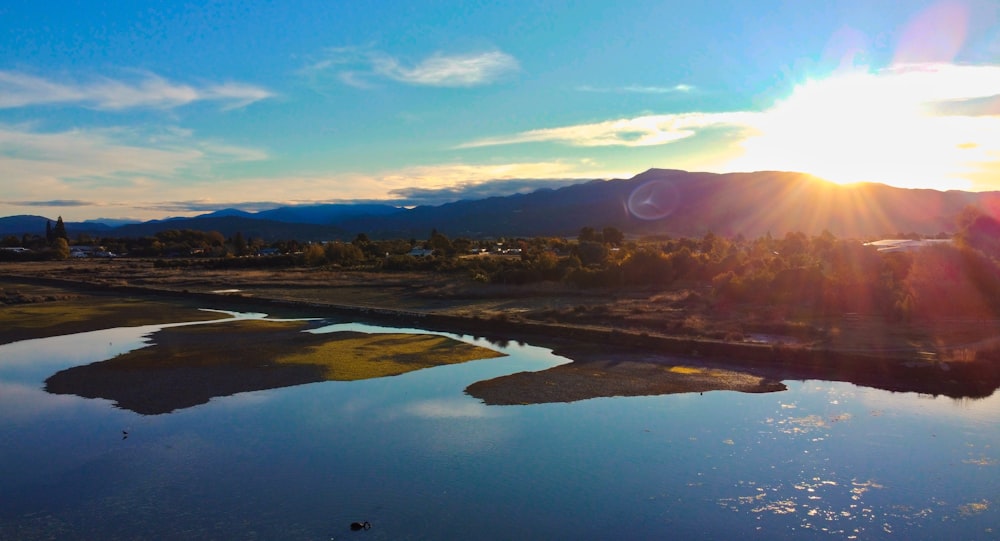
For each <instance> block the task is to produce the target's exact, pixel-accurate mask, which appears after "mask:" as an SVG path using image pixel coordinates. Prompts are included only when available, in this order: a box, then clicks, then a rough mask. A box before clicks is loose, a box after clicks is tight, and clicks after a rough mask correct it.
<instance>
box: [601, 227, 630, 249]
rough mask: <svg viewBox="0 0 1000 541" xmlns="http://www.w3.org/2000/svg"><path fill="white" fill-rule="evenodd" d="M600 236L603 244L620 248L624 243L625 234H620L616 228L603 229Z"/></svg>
mask: <svg viewBox="0 0 1000 541" xmlns="http://www.w3.org/2000/svg"><path fill="white" fill-rule="evenodd" d="M602 235H603V238H604V242H605V244H610V245H612V246H621V244H622V242H624V241H625V233H622V232H621V231H620V230H619V229H618V228H617V227H605V228H604V231H603V232H602Z"/></svg>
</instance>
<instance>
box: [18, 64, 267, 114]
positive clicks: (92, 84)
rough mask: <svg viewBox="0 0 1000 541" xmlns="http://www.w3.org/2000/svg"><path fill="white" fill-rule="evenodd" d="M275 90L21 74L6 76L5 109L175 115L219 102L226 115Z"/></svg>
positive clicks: (147, 78)
mask: <svg viewBox="0 0 1000 541" xmlns="http://www.w3.org/2000/svg"><path fill="white" fill-rule="evenodd" d="M273 96H274V94H273V93H272V92H270V91H269V90H266V89H264V88H260V87H257V86H253V85H248V84H244V83H233V82H227V83H219V84H209V85H204V86H200V87H199V86H193V85H187V84H181V83H175V82H171V81H168V80H167V79H164V78H163V77H160V76H158V75H155V74H152V73H144V74H143V76H142V77H141V78H140V79H138V80H135V81H123V80H118V79H111V78H108V77H100V78H96V79H93V80H91V81H88V82H77V81H73V82H58V81H53V80H50V79H46V78H43V77H37V76H34V75H28V74H26V73H20V72H16V71H0V109H10V108H16V107H28V106H35V105H56V104H73V105H83V106H88V107H94V108H96V109H103V110H111V111H119V110H125V109H135V108H153V109H172V108H175V107H180V106H184V105H188V104H191V103H194V102H197V101H217V102H221V103H223V104H224V106H223V109H234V108H240V107H245V106H247V105H249V104H251V103H254V102H256V101H260V100H263V99H267V98H270V97H273Z"/></svg>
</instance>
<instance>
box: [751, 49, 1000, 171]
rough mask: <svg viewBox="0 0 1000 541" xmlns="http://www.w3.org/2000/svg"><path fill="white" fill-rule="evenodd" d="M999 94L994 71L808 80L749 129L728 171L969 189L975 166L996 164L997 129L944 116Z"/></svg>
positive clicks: (901, 69) (905, 68) (968, 115)
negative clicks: (805, 174) (795, 173)
mask: <svg viewBox="0 0 1000 541" xmlns="http://www.w3.org/2000/svg"><path fill="white" fill-rule="evenodd" d="M998 88H1000V68H997V67H992V66H956V65H934V64H921V65H900V66H894V67H893V68H891V69H888V70H883V71H880V72H868V71H855V72H852V73H846V74H836V75H833V76H830V77H828V78H825V79H818V80H809V81H807V82H805V83H803V84H801V85H799V86H797V87H795V89H794V90H793V91H792V93H791V95H790V96H789V97H788V98H787V99H785V100H783V101H780V102H778V103H777V104H776V105H775V106H774V107H772V108H771V109H769V110H767V111H764V112H763V113H761V114H760V115H759V117H758V118H757V119H755V121H754V125H753V126H754V130H755V134H754V136H752V137H750V138H749V139H747V140H746V141H745V142H744V144H743V145H744V149H745V154H744V155H743V156H742V157H741V158H738V159H737V160H736V161H735V162H734V163H733V164H731V165H733V166H735V167H736V168H738V169H740V170H761V169H770V170H773V169H776V168H777V169H782V170H789V171H803V172H808V173H811V174H813V175H816V176H818V177H821V178H824V179H827V180H831V181H833V182H837V183H840V184H846V183H854V182H880V183H885V184H890V185H894V186H900V187H909V188H936V189H968V188H970V187H971V184H972V181H971V180H970V178H971V177H970V175H971V174H972V173H974V172H975V170H976V168H977V166H978V165H981V164H984V163H986V162H990V161H996V160H997V158H998V154H997V151H998V150H1000V147H998V144H997V142H998V141H1000V119H998V118H997V117H995V116H991V115H988V114H978V113H977V112H976V111H971V112H970V111H965V112H962V113H959V112H957V111H954V110H952V111H949V110H948V109H949V106H951V107H952V108H954V106H955V105H959V106H961V105H967V106H968V105H971V106H972V108H973V109H974V106H975V102H976V100H978V99H983V98H989V97H991V96H994V95H995V94H996V93H997V89H998ZM967 108H968V107H967Z"/></svg>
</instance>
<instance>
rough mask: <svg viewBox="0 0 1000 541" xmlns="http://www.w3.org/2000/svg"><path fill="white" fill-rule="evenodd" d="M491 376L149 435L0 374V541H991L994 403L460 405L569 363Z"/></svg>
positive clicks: (253, 403) (437, 376)
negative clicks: (352, 540)
mask: <svg viewBox="0 0 1000 541" xmlns="http://www.w3.org/2000/svg"><path fill="white" fill-rule="evenodd" d="M339 330H341V331H342V330H348V329H344V328H339ZM350 330H354V331H363V330H372V331H375V330H378V329H370V328H367V327H354V328H353V329H350ZM389 330H391V331H392V332H400V330H398V329H381V331H389ZM402 332H407V331H406V330H402ZM463 339H467V340H470V341H472V342H475V339H473V338H471V337H464V338H463ZM105 345H106V344H105ZM97 349H99V348H97ZM8 351H9V350H5V349H0V354H4V353H5V352H8ZM504 353H507V354H508V356H507V357H503V358H497V359H490V360H485V361H475V362H470V363H464V364H456V365H449V366H443V367H439V368H435V369H432V370H421V371H415V372H410V373H407V374H405V375H404V376H400V377H390V378H377V379H368V380H359V381H351V382H325V383H323V384H317V385H302V386H297V387H288V388H283V389H273V390H266V391H255V392H249V393H241V394H237V395H234V396H231V397H228V398H226V399H222V400H212V401H210V402H209V403H207V404H205V405H203V406H201V407H197V408H189V409H185V410H181V411H177V412H175V413H174V414H171V415H158V416H142V415H138V414H136V413H134V412H131V411H126V410H121V409H116V408H112V407H111V405H110V403H109V402H107V401H101V400H96V401H95V400H82V399H79V398H75V397H71V396H64V395H51V394H47V393H43V392H41V391H40V389H38V388H37V386H39V385H40V384H41V380H42V378H44V376H45V375H47V374H49V373H51V372H48V370H50V369H52V368H53V367H56V366H61V365H60V364H59V363H60V362H64V360H63V361H45V360H42V359H40V360H39V362H43V363H46V362H51V364H49V365H48V368H46V369H45V370H43V371H42V375H41V376H40V377H39V379H37V380H35V381H34V382H33V383H32V382H29V381H27V380H26V374H27V373H26V372H19V370H21V369H20V368H17V369H15V370H13V371H12V372H8V371H7V369H8V366H7V361H8V360H10V361H11V363H12V364H13V365H15V366H20V365H24V364H25V363H23V362H18V361H16V360H15V359H12V358H10V357H8V356H0V385H2V387H0V403H2V407H0V431H2V432H3V433H4V434H7V435H13V436H14V437H7V438H2V439H0V479H2V483H3V485H2V486H3V490H0V539H52V538H85V539H108V540H113V539H134V538H136V537H155V538H158V539H192V538H218V539H289V538H294V539H330V538H337V539H341V538H346V536H348V535H352V534H351V532H350V531H349V529H348V525H349V524H350V523H351V522H352V521H356V520H359V519H363V520H368V521H370V522H371V524H372V529H371V530H369V531H367V532H364V533H363V534H357V535H365V536H366V538H373V539H484V540H487V541H489V540H500V539H520V538H525V539H602V538H623V537H624V538H632V539H667V538H671V539H733V538H747V537H749V538H756V539H800V538H803V537H807V538H828V537H830V536H832V538H837V539H850V538H857V539H970V540H978V539H982V540H988V539H995V538H996V537H997V531H996V527H997V526H996V525H997V524H1000V501H998V498H997V494H998V492H997V490H996V489H997V487H998V486H1000V469H998V468H1000V465H998V460H1000V398H998V397H997V396H992V397H990V398H986V399H983V400H978V401H974V402H968V401H966V402H956V401H953V400H950V399H945V398H941V397H937V398H933V397H926V396H919V395H916V394H914V393H890V392H885V391H879V390H876V389H870V388H859V387H855V386H853V385H850V384H845V383H828V382H820V381H805V382H788V383H787V385H788V390H787V391H785V392H782V393H771V394H745V393H724V392H722V393H720V392H716V393H705V394H704V395H698V394H679V395H665V396H649V397H634V398H620V397H619V398H604V399H597V400H586V401H580V402H573V403H553V404H539V405H535V406H531V407H508V408H499V407H490V406H486V405H484V404H482V403H481V402H480V401H479V400H478V399H476V398H474V397H472V396H468V395H466V394H464V392H463V390H464V389H465V388H466V387H467V386H468V385H469V384H471V383H473V382H476V381H481V380H484V379H490V378H496V377H500V376H504V375H506V374H510V373H511V372H517V371H529V370H530V371H540V370H544V369H546V368H551V367H553V366H555V365H561V364H565V363H566V362H567V360H566V359H564V358H560V357H557V356H554V355H552V354H551V352H548V351H547V350H543V349H541V348H532V347H531V346H525V347H524V348H518V347H516V346H512V347H511V348H509V349H507V350H505V351H504ZM94 355H104V354H103V353H100V352H99V351H96V350H95V353H94ZM93 360H101V359H93ZM93 360H91V361H82V362H93ZM7 376H11V377H14V378H15V379H16V378H21V381H15V380H12V379H9V378H8V377H7ZM33 384H34V386H35V388H34V391H32V390H31V389H32V385H33ZM8 391H9V392H8ZM15 405H20V406H21V409H20V410H17V409H16V408H15V409H11V408H10V407H9V406H15ZM122 429H128V431H129V434H130V435H129V438H128V439H127V440H122V439H121V430H122ZM511 517H516V520H512V519H511Z"/></svg>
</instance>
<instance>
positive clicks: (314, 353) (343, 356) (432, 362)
mask: <svg viewBox="0 0 1000 541" xmlns="http://www.w3.org/2000/svg"><path fill="white" fill-rule="evenodd" d="M500 356H503V354H502V353H499V352H496V351H493V350H489V349H486V348H481V347H478V346H474V345H471V344H466V343H464V342H459V341H456V340H452V339H450V338H446V337H444V336H437V335H415V334H366V335H362V336H352V337H346V338H340V339H334V340H331V341H329V342H325V343H323V344H318V345H315V346H311V347H309V348H308V351H306V352H303V353H298V354H293V355H285V356H282V357H279V358H277V359H276V361H277V362H278V363H282V364H313V365H315V364H319V365H323V366H324V367H325V368H326V379H328V380H337V381H350V380H358V379H368V378H380V377H385V376H396V375H399V374H405V373H406V372H411V371H413V370H420V369H422V368H431V367H434V366H440V365H445V364H457V363H464V362H466V361H472V360H476V359H487V358H491V357H500Z"/></svg>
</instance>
